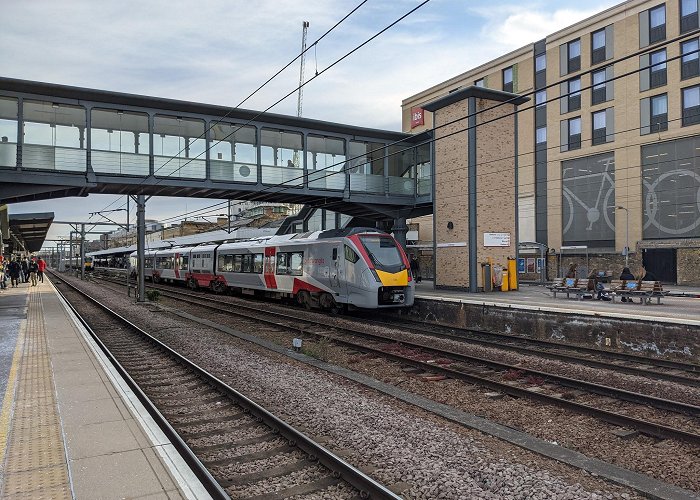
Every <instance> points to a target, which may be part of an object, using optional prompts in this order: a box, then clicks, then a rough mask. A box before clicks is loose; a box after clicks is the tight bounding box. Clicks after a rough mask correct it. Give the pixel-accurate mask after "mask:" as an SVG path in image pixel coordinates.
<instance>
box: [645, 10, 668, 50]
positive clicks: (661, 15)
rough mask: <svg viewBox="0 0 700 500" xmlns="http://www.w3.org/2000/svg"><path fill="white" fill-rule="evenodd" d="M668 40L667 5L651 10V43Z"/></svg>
mask: <svg viewBox="0 0 700 500" xmlns="http://www.w3.org/2000/svg"><path fill="white" fill-rule="evenodd" d="M665 38H666V5H659V6H658V7H654V8H653V9H649V43H654V42H658V41H661V40H664V39H665Z"/></svg>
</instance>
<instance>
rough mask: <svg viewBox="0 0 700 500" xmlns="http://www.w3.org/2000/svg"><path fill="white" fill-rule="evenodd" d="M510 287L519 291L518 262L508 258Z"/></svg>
mask: <svg viewBox="0 0 700 500" xmlns="http://www.w3.org/2000/svg"><path fill="white" fill-rule="evenodd" d="M508 287H509V288H510V289H511V290H517V289H518V261H516V260H515V259H511V258H508Z"/></svg>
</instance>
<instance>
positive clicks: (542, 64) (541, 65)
mask: <svg viewBox="0 0 700 500" xmlns="http://www.w3.org/2000/svg"><path fill="white" fill-rule="evenodd" d="M545 69H547V56H546V55H544V54H540V55H539V56H536V57H535V72H540V71H544V70H545Z"/></svg>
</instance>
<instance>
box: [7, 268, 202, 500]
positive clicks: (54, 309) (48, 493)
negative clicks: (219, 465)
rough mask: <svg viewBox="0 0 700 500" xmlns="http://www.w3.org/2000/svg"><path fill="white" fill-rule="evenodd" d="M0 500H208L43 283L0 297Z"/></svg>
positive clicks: (101, 356) (147, 417) (197, 483)
mask: <svg viewBox="0 0 700 500" xmlns="http://www.w3.org/2000/svg"><path fill="white" fill-rule="evenodd" d="M0 325H1V326H0V388H2V393H1V394H2V397H3V400H2V407H1V408H0V498H1V499H15V498H17V499H20V498H22V499H24V498H27V499H29V498H51V499H61V498H68V499H71V498H77V499H95V498H104V499H110V498H115V499H116V498H149V499H181V498H207V497H208V495H207V494H206V492H205V491H204V489H203V488H202V486H201V484H200V483H199V482H198V481H197V480H196V478H194V476H193V474H192V472H191V471H190V469H189V468H188V467H187V466H186V465H185V463H184V461H182V459H181V458H180V456H179V455H178V454H177V452H176V451H175V449H174V448H173V446H172V445H171V444H170V443H169V441H168V440H167V438H166V437H165V436H164V435H163V434H162V433H161V432H160V429H158V428H157V427H156V426H155V423H154V422H153V421H152V420H151V419H150V416H149V415H148V413H147V412H146V410H145V409H144V408H143V406H141V404H140V403H139V402H138V400H137V399H136V398H135V396H134V395H133V393H131V392H130V390H129V389H128V386H127V385H126V383H125V382H124V381H123V379H121V378H120V377H119V376H118V374H117V372H116V371H115V370H114V368H113V367H111V366H109V365H108V364H107V362H106V358H105V357H104V355H103V354H102V353H101V352H99V351H98V350H97V349H96V345H95V344H94V341H92V339H91V338H89V335H87V332H85V331H84V329H82V327H81V326H79V324H77V323H76V321H75V318H74V317H73V315H72V313H70V312H69V311H68V310H67V309H66V307H65V306H64V303H63V302H62V300H61V299H60V298H59V296H58V295H57V294H56V291H55V289H54V288H53V286H52V285H51V284H50V283H49V281H48V278H47V279H46V280H45V282H44V283H40V284H39V285H38V286H36V287H31V286H30V285H29V284H21V285H20V286H19V287H18V288H8V289H6V290H3V291H0Z"/></svg>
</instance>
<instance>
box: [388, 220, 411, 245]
mask: <svg viewBox="0 0 700 500" xmlns="http://www.w3.org/2000/svg"><path fill="white" fill-rule="evenodd" d="M391 232H392V233H394V238H396V241H398V242H399V244H400V245H401V247H403V250H404V252H405V251H406V233H407V232H408V226H407V225H406V218H405V217H400V218H398V219H394V227H392V228H391Z"/></svg>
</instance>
